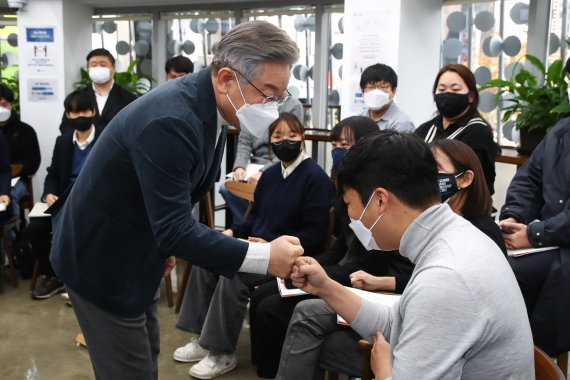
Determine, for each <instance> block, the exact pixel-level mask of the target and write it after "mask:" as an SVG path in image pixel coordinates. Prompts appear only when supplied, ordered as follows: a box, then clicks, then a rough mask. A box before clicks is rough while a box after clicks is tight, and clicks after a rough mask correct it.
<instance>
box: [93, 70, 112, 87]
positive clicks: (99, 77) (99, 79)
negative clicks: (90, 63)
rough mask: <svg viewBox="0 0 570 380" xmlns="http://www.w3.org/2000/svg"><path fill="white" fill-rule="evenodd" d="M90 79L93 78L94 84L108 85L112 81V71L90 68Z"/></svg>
mask: <svg viewBox="0 0 570 380" xmlns="http://www.w3.org/2000/svg"><path fill="white" fill-rule="evenodd" d="M89 78H91V80H92V81H93V83H97V84H103V83H107V82H108V81H109V79H111V69H110V68H108V67H90V68H89Z"/></svg>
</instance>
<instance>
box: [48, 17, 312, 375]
mask: <svg viewBox="0 0 570 380" xmlns="http://www.w3.org/2000/svg"><path fill="white" fill-rule="evenodd" d="M298 57H299V49H298V47H297V46H296V44H295V42H293V41H292V40H291V38H290V37H289V36H288V35H287V34H286V33H285V32H284V31H282V30H281V29H279V28H277V27H276V26H273V25H271V24H269V23H267V22H262V21H254V22H248V23H243V24H240V25H238V26H236V27H235V28H233V29H232V30H231V31H230V32H229V33H227V34H226V35H225V36H224V37H223V38H222V40H221V41H220V42H219V44H218V49H217V51H216V54H215V56H214V58H213V61H212V65H211V67H210V68H208V69H204V70H201V71H199V72H197V73H194V74H190V75H186V76H184V77H183V78H180V79H178V80H173V81H169V82H167V83H165V84H163V85H162V86H159V87H158V88H156V89H155V90H153V91H151V92H149V93H148V94H146V95H145V96H143V97H141V98H139V99H137V100H136V101H135V102H133V104H131V105H129V106H128V107H127V108H126V109H125V110H124V111H123V112H121V113H120V114H119V115H117V116H116V117H115V118H114V119H113V120H112V121H111V123H110V124H109V125H108V126H107V128H106V130H105V131H104V132H103V133H102V134H101V137H100V139H99V141H98V142H97V145H96V146H95V147H94V148H93V150H92V152H91V153H90V155H89V158H88V159H87V162H86V163H85V165H84V166H83V168H82V170H81V173H80V174H79V177H78V178H77V180H76V182H75V184H74V186H73V189H72V191H71V192H70V193H69V195H68V196H67V199H66V200H65V198H64V197H61V198H60V201H58V202H57V203H56V204H54V207H52V209H53V211H52V212H53V214H52V218H53V223H54V233H53V243H52V251H51V255H50V260H51V263H52V265H53V268H54V270H55V272H56V274H57V275H58V277H59V278H60V279H61V280H62V281H63V282H64V283H65V285H66V289H67V291H68V293H69V295H70V298H71V301H72V303H73V310H74V311H75V314H76V316H77V319H78V321H79V324H80V326H81V330H82V331H83V334H84V336H85V339H86V341H87V342H88V343H87V348H88V350H89V353H90V357H91V362H92V364H93V368H94V371H95V374H96V377H97V378H101V379H113V378H119V377H120V378H126V377H128V378H132V379H151V378H157V377H158V368H157V355H158V352H159V350H160V348H159V346H160V340H159V328H158V320H157V315H156V304H157V300H158V298H157V291H158V288H159V284H160V280H161V278H162V276H163V274H164V273H165V272H168V271H169V270H170V268H171V260H170V259H169V257H170V256H178V257H182V258H185V259H187V260H189V261H191V262H192V263H193V264H194V265H198V266H200V267H203V268H205V269H207V270H210V271H212V272H214V273H217V274H220V275H224V276H227V277H232V276H234V275H235V274H236V272H238V271H241V272H248V273H259V274H265V273H269V274H272V275H277V276H281V277H285V276H287V275H289V273H290V272H291V268H292V265H293V262H294V260H295V258H296V257H298V256H299V255H300V254H301V253H302V247H300V245H299V240H298V239H297V238H293V237H286V236H284V237H280V238H277V239H275V240H274V241H272V242H271V243H249V242H245V241H240V240H237V239H234V238H232V237H229V236H227V235H224V234H222V233H219V232H216V231H213V230H210V229H209V228H207V227H206V226H204V225H201V224H200V223H198V222H196V221H195V220H194V219H193V217H192V214H191V210H192V204H193V203H195V202H197V201H199V200H200V199H201V198H202V197H203V196H204V194H205V193H206V192H207V191H209V190H210V189H211V187H212V184H213V182H214V179H215V177H216V175H217V173H218V171H219V167H220V163H221V159H222V154H223V150H224V146H225V139H226V129H225V128H224V127H222V128H220V129H218V128H217V126H218V113H219V114H220V115H221V116H222V117H223V118H224V119H225V120H226V121H227V122H229V123H230V124H231V125H234V126H239V127H244V128H247V127H249V128H251V127H252V123H253V124H254V125H255V126H261V127H268V126H269V124H270V123H271V122H272V121H273V120H275V119H277V117H278V112H277V106H278V105H279V104H281V103H282V102H283V101H284V100H285V99H286V94H287V92H286V89H287V84H288V81H289V76H290V70H291V66H292V64H293V63H294V62H295V61H296V60H297V59H298ZM262 104H264V105H263V106H262ZM238 108H239V111H238ZM64 200H65V202H63V201H64ZM58 207H61V208H60V209H59V210H57V208H58ZM70 226H72V228H70ZM165 261H166V263H167V264H168V265H165Z"/></svg>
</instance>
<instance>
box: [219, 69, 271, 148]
mask: <svg viewBox="0 0 570 380" xmlns="http://www.w3.org/2000/svg"><path fill="white" fill-rule="evenodd" d="M234 75H235V73H234ZM236 82H237V84H238V88H239V92H240V94H241V98H242V99H243V102H244V105H243V106H241V107H240V109H239V110H238V109H237V108H236V106H234V103H233V102H232V100H231V99H230V96H229V95H228V94H226V96H227V97H228V100H229V101H230V103H231V105H232V107H234V110H235V111H236V116H237V118H238V120H239V125H240V128H241V129H243V130H244V131H246V132H248V133H250V134H252V135H253V136H255V137H257V138H260V137H261V136H263V133H264V132H265V131H266V130H267V128H269V124H271V123H273V122H274V121H275V120H277V118H278V117H279V110H278V109H277V108H278V106H277V103H268V104H267V103H266V104H248V103H247V102H246V101H245V97H244V96H243V92H242V91H241V86H240V84H239V81H238V79H237V76H236Z"/></svg>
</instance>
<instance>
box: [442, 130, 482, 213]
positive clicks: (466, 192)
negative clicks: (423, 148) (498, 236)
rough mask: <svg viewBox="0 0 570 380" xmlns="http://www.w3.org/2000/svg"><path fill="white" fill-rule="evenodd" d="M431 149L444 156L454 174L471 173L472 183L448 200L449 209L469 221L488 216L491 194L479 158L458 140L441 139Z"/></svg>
mask: <svg viewBox="0 0 570 380" xmlns="http://www.w3.org/2000/svg"><path fill="white" fill-rule="evenodd" d="M431 149H432V150H434V149H437V150H439V151H440V152H441V153H443V154H445V155H446V156H447V157H448V158H449V161H450V162H451V164H452V165H453V167H454V169H455V173H461V172H464V171H466V170H471V171H472V172H473V182H471V185H469V186H468V187H467V188H465V189H461V190H460V191H458V192H457V193H456V194H455V195H453V196H452V197H451V198H450V199H449V203H448V204H449V207H451V209H452V210H453V211H454V212H456V213H457V214H460V215H462V216H463V217H464V218H465V219H468V220H471V219H475V218H479V217H482V216H490V215H491V208H492V205H493V204H492V201H491V194H490V193H489V189H488V188H487V183H486V182H485V175H484V174H483V168H482V167H481V162H479V158H477V155H476V154H475V152H474V151H473V149H471V148H470V147H469V146H468V145H466V144H464V143H462V142H461V141H458V140H448V139H441V140H436V141H434V142H432V143H431Z"/></svg>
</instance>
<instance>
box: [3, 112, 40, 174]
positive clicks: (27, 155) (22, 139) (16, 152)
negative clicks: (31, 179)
mask: <svg viewBox="0 0 570 380" xmlns="http://www.w3.org/2000/svg"><path fill="white" fill-rule="evenodd" d="M0 131H2V132H3V133H4V137H6V141H7V142H8V147H9V148H10V163H11V164H22V165H23V166H22V171H21V172H20V176H22V177H26V176H29V175H32V174H34V173H35V172H36V171H37V170H38V168H39V167H40V162H41V160H42V159H41V155H40V146H39V144H38V137H37V136H36V131H34V128H32V127H30V126H29V125H28V124H26V123H24V122H22V121H20V116H19V115H18V114H16V113H15V112H12V116H10V119H8V123H6V125H4V126H0Z"/></svg>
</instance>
